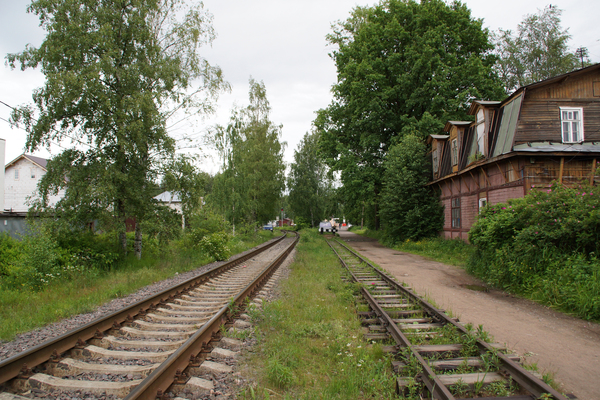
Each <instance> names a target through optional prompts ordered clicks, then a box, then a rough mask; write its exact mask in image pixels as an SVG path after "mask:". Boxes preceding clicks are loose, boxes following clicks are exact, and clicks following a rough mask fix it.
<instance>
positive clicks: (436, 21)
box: [315, 0, 503, 228]
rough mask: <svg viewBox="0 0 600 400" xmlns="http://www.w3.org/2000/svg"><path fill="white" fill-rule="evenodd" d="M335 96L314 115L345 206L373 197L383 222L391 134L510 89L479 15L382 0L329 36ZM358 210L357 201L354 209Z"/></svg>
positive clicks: (434, 1)
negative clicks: (335, 75) (496, 69)
mask: <svg viewBox="0 0 600 400" xmlns="http://www.w3.org/2000/svg"><path fill="white" fill-rule="evenodd" d="M328 39H329V42H330V43H331V44H332V45H334V46H336V47H337V48H336V50H334V51H333V53H332V58H333V60H334V61H335V64H336V67H337V73H338V83H337V84H335V85H334V86H333V89H332V91H333V94H334V100H333V102H332V103H331V104H330V105H329V107H328V108H326V109H324V110H320V111H319V113H318V116H317V119H316V120H315V125H316V127H317V128H318V129H319V130H320V132H321V140H320V143H321V149H322V153H323V155H324V157H325V159H326V162H327V164H328V165H329V167H330V168H331V169H332V170H334V171H341V180H342V183H343V185H344V190H343V193H345V195H346V196H347V197H346V198H345V206H346V211H347V212H349V214H353V215H356V214H357V210H358V209H362V207H363V206H366V207H365V209H366V214H367V215H366V217H367V218H366V219H367V222H368V225H369V226H371V227H372V228H378V227H379V208H380V204H379V203H380V194H381V190H382V187H383V182H382V177H383V161H384V158H385V155H386V154H387V152H388V150H389V147H390V145H391V142H392V139H393V138H394V137H397V136H402V135H404V134H405V133H406V132H412V131H413V130H414V129H415V126H416V129H419V130H420V126H421V125H428V126H432V127H433V130H432V131H431V132H429V133H434V132H436V131H438V130H440V129H441V127H442V126H443V123H444V122H445V121H447V120H449V119H464V118H466V111H467V107H468V105H469V102H470V101H471V100H473V99H475V98H499V97H501V96H502V95H503V92H502V89H501V86H500V84H499V81H498V79H497V77H496V76H495V74H494V72H493V70H492V66H493V64H494V61H495V58H494V57H493V56H490V54H489V52H490V50H491V49H492V46H491V44H490V42H489V38H488V33H487V31H486V30H485V29H483V28H482V21H481V20H474V19H473V18H471V13H470V11H469V10H468V9H467V7H466V6H465V5H463V4H461V3H460V2H458V1H455V2H453V3H451V4H446V3H445V2H444V1H442V0H423V1H421V2H420V3H419V2H416V1H413V0H384V1H381V2H380V3H379V4H378V5H376V6H374V7H371V8H361V7H358V8H356V9H354V11H353V13H352V15H351V17H350V18H349V19H348V20H347V21H345V22H340V23H338V24H337V25H336V26H335V27H334V31H333V33H332V34H330V35H329V36H328ZM351 209H352V210H351Z"/></svg>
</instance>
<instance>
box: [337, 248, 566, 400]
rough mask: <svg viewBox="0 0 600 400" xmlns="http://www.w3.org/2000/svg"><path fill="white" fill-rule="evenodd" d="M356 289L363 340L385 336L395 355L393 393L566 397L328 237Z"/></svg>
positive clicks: (525, 399)
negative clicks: (365, 330) (360, 299)
mask: <svg viewBox="0 0 600 400" xmlns="http://www.w3.org/2000/svg"><path fill="white" fill-rule="evenodd" d="M328 243H329V245H330V247H331V248H332V250H333V251H334V252H335V253H336V255H337V256H338V258H339V260H340V262H341V264H342V265H343V267H344V268H345V269H346V270H347V271H348V273H349V275H350V277H351V279H352V281H353V282H357V283H358V284H360V292H361V294H362V296H363V298H364V300H365V302H366V304H367V305H368V309H369V310H368V311H365V312H360V317H361V318H362V322H363V325H367V326H368V327H369V333H368V334H367V335H366V337H367V339H372V340H384V341H385V340H390V338H391V339H392V340H393V341H394V342H395V346H393V347H392V348H388V350H391V351H393V352H395V353H396V354H397V357H398V360H399V361H395V362H394V368H395V370H397V371H398V373H399V375H400V377H399V378H397V382H396V391H397V393H398V394H399V395H404V396H406V395H408V394H415V393H414V391H415V390H417V391H420V390H423V389H426V390H427V391H428V392H429V394H428V395H427V398H432V399H440V400H449V399H457V398H471V397H478V398H481V396H484V398H485V399H495V400H499V399H506V400H508V399H510V400H533V399H540V398H542V399H555V400H566V399H567V398H566V397H564V396H563V395H561V394H560V393H558V392H557V391H556V390H554V389H553V388H552V387H550V386H548V385H547V384H546V383H544V382H543V381H542V380H541V379H539V378H538V377H536V376H534V375H533V374H531V373H530V372H529V371H527V370H526V369H524V368H523V367H522V366H521V365H520V364H519V363H518V360H519V358H518V357H516V356H510V355H506V354H503V353H502V351H500V350H499V349H498V346H493V345H490V344H489V343H486V342H485V341H483V340H481V338H480V337H478V336H483V332H479V335H477V334H476V332H473V331H472V329H467V328H466V327H465V326H463V325H461V324H459V323H458V320H457V319H455V318H450V317H449V316H447V315H446V314H445V313H444V312H443V311H442V310H438V309H437V308H435V307H434V306H433V305H431V304H430V303H428V302H427V301H426V300H424V299H422V298H421V297H419V296H417V295H416V294H415V293H413V292H412V291H411V290H410V289H409V288H405V287H403V286H402V285H400V284H399V283H397V282H396V281H395V280H394V279H393V278H392V277H390V276H389V275H387V274H386V273H384V272H383V271H381V270H380V269H378V268H376V267H374V266H373V265H372V264H370V263H369V262H368V261H367V260H365V259H364V258H362V257H361V256H360V255H359V254H357V253H356V252H354V251H353V250H352V249H350V248H349V247H347V246H346V245H345V244H343V243H341V242H339V241H337V240H329V241H328Z"/></svg>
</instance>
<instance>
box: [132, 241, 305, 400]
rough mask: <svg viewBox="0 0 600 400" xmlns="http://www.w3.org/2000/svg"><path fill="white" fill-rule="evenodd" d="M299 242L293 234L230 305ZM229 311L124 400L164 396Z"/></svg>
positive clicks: (222, 312)
mask: <svg viewBox="0 0 600 400" xmlns="http://www.w3.org/2000/svg"><path fill="white" fill-rule="evenodd" d="M299 238H300V236H299V235H298V234H296V239H295V240H294V242H293V243H292V244H291V245H290V246H288V248H287V249H286V250H285V251H283V252H282V253H281V254H280V255H279V256H278V257H277V259H275V260H274V261H273V262H271V263H270V264H269V265H268V266H267V267H265V269H264V270H263V271H262V272H261V273H260V275H259V276H257V277H256V278H255V279H254V280H253V281H252V282H251V283H250V284H248V285H247V286H246V287H245V288H244V289H243V290H242V291H241V292H240V293H238V295H237V296H236V297H234V299H233V301H234V303H235V304H236V305H238V306H239V305H241V304H242V303H243V301H244V299H245V298H247V297H249V296H251V295H252V294H253V293H254V292H256V291H257V290H258V289H259V288H260V287H262V286H263V284H264V283H266V282H267V281H268V279H269V278H270V277H271V275H272V274H273V272H274V271H275V270H276V269H277V267H279V265H280V264H281V263H282V262H283V260H285V258H286V257H287V256H288V254H289V253H290V252H291V251H292V249H293V248H294V246H295V245H296V243H297V242H298V239H299ZM229 307H230V306H229V305H227V306H224V307H223V308H221V309H220V310H219V312H217V314H215V316H213V317H212V318H211V319H210V320H209V321H208V322H207V323H206V324H204V325H203V326H202V328H200V329H199V330H198V331H197V332H196V333H195V334H194V335H192V336H191V337H190V338H189V339H188V340H187V341H186V342H185V343H184V344H183V345H182V346H181V347H180V348H179V349H178V350H177V351H175V353H173V354H171V355H170V356H169V358H167V360H165V361H164V362H163V363H162V364H161V365H160V366H159V367H158V368H157V369H155V370H154V371H153V372H152V373H151V374H150V375H149V376H148V377H147V378H146V379H144V380H143V381H142V382H141V383H140V384H139V385H138V386H137V387H135V388H134V389H133V390H132V391H131V392H130V393H129V395H128V396H127V397H125V400H154V399H156V398H157V397H160V396H161V395H162V393H164V392H166V391H167V389H168V388H169V386H171V384H172V382H173V381H174V380H175V377H176V376H178V375H181V373H182V372H183V371H184V370H185V368H187V367H188V365H189V364H190V363H191V362H193V361H191V360H194V359H195V357H196V355H197V354H199V353H200V352H201V351H202V349H203V348H204V347H206V345H207V344H208V342H209V341H210V338H211V337H212V336H213V335H214V334H215V333H216V332H218V331H219V330H220V328H221V325H224V324H225V322H226V321H227V320H228V319H229V318H230V317H231V315H230V309H229Z"/></svg>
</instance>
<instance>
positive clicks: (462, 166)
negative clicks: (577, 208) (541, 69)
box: [428, 64, 600, 240]
mask: <svg viewBox="0 0 600 400" xmlns="http://www.w3.org/2000/svg"><path fill="white" fill-rule="evenodd" d="M469 115H472V116H474V121H448V123H447V124H446V126H445V127H444V132H443V134H435V135H430V137H429V139H428V142H429V143H430V144H431V155H432V161H433V181H432V182H431V183H430V184H429V185H431V186H434V187H436V188H438V189H439V192H440V200H441V202H442V204H443V205H444V206H445V223H444V230H443V236H445V237H446V238H462V239H465V240H466V239H467V236H468V232H469V229H470V228H471V226H472V225H473V223H474V222H475V220H476V218H477V215H478V213H479V209H480V208H481V207H483V206H485V205H486V204H496V203H501V202H506V201H507V200H508V199H511V198H519V197H524V196H525V195H526V194H527V193H528V192H529V191H530V190H536V189H540V188H548V187H550V186H551V184H552V182H553V181H558V182H561V183H564V184H578V183H580V182H581V181H582V180H584V181H587V182H590V183H592V184H594V183H595V182H600V178H596V177H595V176H596V167H597V164H598V162H600V64H596V65H593V66H590V67H587V68H583V69H580V70H576V71H573V72H570V73H567V74H563V75H560V76H556V77H554V78H550V79H547V80H544V81H541V82H536V83H532V84H530V85H527V86H523V87H521V88H519V89H518V90H516V91H515V92H514V93H513V94H512V95H510V96H509V97H508V98H507V99H505V100H504V101H474V102H473V103H472V104H471V107H470V110H469Z"/></svg>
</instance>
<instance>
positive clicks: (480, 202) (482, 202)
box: [479, 197, 487, 212]
mask: <svg viewBox="0 0 600 400" xmlns="http://www.w3.org/2000/svg"><path fill="white" fill-rule="evenodd" d="M485 206H487V198H485V197H484V198H482V199H479V212H481V209H482V208H483V207H485Z"/></svg>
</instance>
